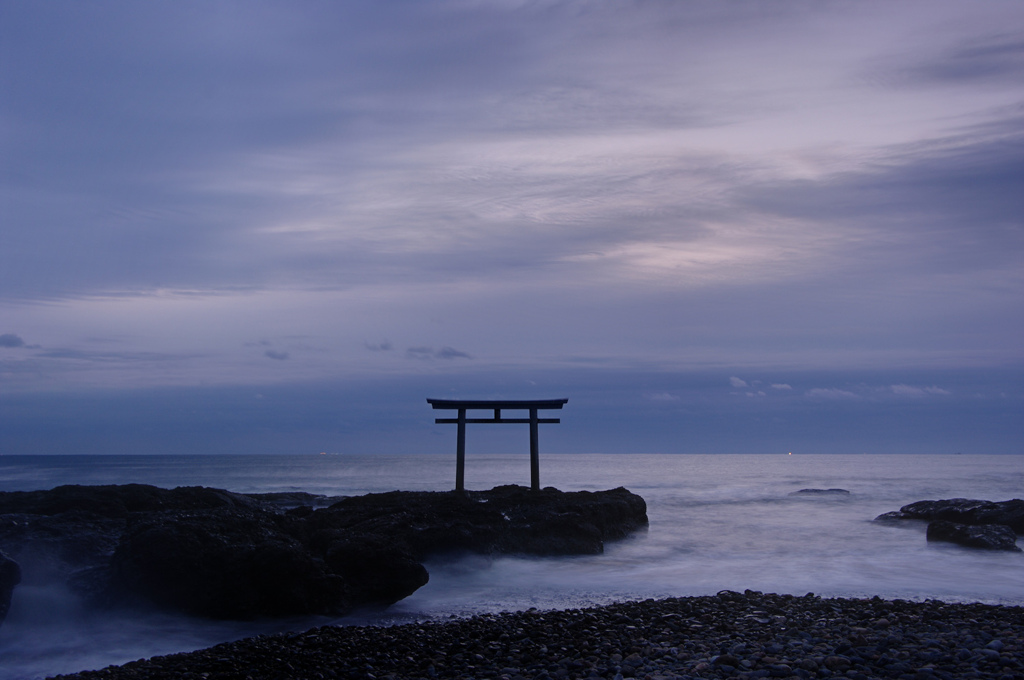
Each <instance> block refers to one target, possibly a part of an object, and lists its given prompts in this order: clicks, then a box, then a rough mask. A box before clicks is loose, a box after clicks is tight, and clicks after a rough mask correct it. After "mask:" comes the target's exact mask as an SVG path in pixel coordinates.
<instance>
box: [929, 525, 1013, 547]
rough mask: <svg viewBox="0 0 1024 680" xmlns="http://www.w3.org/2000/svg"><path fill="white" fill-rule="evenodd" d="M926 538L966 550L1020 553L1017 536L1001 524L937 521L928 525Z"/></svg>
mask: <svg viewBox="0 0 1024 680" xmlns="http://www.w3.org/2000/svg"><path fill="white" fill-rule="evenodd" d="M927 537H928V540H929V541H946V542H949V543H956V544H958V545H963V546H967V547H968V548H982V549H984V550H1014V551H1017V552H1020V548H1018V547H1017V534H1015V533H1014V531H1013V529H1011V528H1010V527H1008V526H1003V525H1002V524H984V525H970V524H957V523H956V522H947V521H946V520H944V519H939V520H935V521H934V522H931V523H929V524H928V533H927Z"/></svg>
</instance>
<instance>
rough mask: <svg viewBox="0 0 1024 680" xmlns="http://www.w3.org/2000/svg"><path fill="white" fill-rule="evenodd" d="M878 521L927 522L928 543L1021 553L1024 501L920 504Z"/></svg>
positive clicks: (962, 500)
mask: <svg viewBox="0 0 1024 680" xmlns="http://www.w3.org/2000/svg"><path fill="white" fill-rule="evenodd" d="M875 520H876V521H883V522H888V521H901V520H927V521H929V522H930V523H929V524H928V530H927V537H928V540H929V541H948V542H952V543H958V544H960V545H964V546H967V547H970V548H984V549H988V550H1019V548H1018V547H1017V546H1016V538H1017V536H1018V535H1020V534H1022V533H1024V500H1021V499H1019V498H1015V499H1013V500H1009V501H999V502H993V501H982V500H975V499H971V498H949V499H945V500H938V501H917V502H916V503H911V504H910V505H904V506H903V507H902V508H900V509H899V510H896V511H893V512H886V513H884V514H881V515H879V516H878V517H876V518H875Z"/></svg>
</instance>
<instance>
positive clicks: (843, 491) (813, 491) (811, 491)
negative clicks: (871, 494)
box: [789, 489, 850, 496]
mask: <svg viewBox="0 0 1024 680" xmlns="http://www.w3.org/2000/svg"><path fill="white" fill-rule="evenodd" d="M798 494H808V495H828V496H849V495H850V492H849V491H847V490H846V489H800V490H799V491H794V492H793V493H791V494H789V495H790V496H796V495H798Z"/></svg>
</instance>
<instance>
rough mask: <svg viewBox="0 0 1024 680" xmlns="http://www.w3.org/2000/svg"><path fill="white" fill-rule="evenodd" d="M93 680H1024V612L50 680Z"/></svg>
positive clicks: (603, 616) (439, 631) (468, 634)
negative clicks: (453, 679)
mask: <svg viewBox="0 0 1024 680" xmlns="http://www.w3.org/2000/svg"><path fill="white" fill-rule="evenodd" d="M58 677H60V678H63V679H65V680H71V679H76V680H85V679H87V678H88V679H92V678H106V679H115V680H116V679H128V678H194V679H196V680H199V679H209V680H215V679H228V678H230V679H238V680H244V679H246V678H252V680H259V679H262V678H311V679H312V678H394V679H397V678H427V679H434V678H499V679H502V680H520V679H526V678H528V679H531V680H533V679H539V680H544V679H545V678H610V679H617V678H645V679H647V680H658V679H661V678H850V679H851V680H865V679H867V678H898V679H900V680H930V679H933V678H942V679H950V678H999V679H1001V680H1011V679H1019V678H1024V608H1021V607H1018V606H1000V605H988V604H976V603H947V602H941V601H937V600H926V601H924V602H911V601H905V600H884V599H881V598H871V599H828V598H821V597H817V596H815V595H813V594H811V593H808V594H807V595H804V596H792V595H773V594H764V593H760V592H755V591H749V590H748V591H746V592H743V593H738V592H732V591H722V592H720V593H718V594H717V595H712V596H706V597H685V598H669V599H662V600H645V601H640V602H623V603H618V604H612V605H607V606H602V607H595V608H588V609H572V610H550V611H540V610H536V609H531V610H528V611H523V612H515V613H501V614H488V615H481V616H475V617H472V618H463V619H451V620H448V621H444V622H424V623H414V624H404V625H397V626H390V627H379V626H327V627H321V628H315V629H312V630H309V631H306V632H303V633H292V634H282V635H273V636H258V637H253V638H248V639H245V640H240V641H237V642H230V643H224V644H220V645H217V646H214V647H211V648H209V649H204V650H200V651H195V652H189V653H182V654H173V655H168V656H159V657H154V658H151V659H146V660H140V661H135V662H132V663H128V664H125V665H122V666H112V667H109V668H106V669H102V670H96V671H86V672H82V673H76V674H73V675H62V676H58Z"/></svg>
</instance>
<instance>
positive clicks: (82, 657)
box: [0, 454, 1024, 678]
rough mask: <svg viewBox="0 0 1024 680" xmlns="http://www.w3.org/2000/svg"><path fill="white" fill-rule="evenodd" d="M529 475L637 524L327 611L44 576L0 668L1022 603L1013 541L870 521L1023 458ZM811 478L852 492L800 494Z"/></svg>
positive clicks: (30, 461)
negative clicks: (416, 630)
mask: <svg viewBox="0 0 1024 680" xmlns="http://www.w3.org/2000/svg"><path fill="white" fill-rule="evenodd" d="M453 458H454V457H447V456H437V455H390V456H360V455H321V456H39V457H16V456H0V491H15V490H33V489H48V488H52V487H54V486H57V485H60V484H123V483H129V482H135V483H145V484H153V485H156V486H161V487H165V488H173V487H176V486H194V485H202V486H212V487H219V488H225V489H229V490H231V491H237V492H241V493H257V492H268V491H307V492H311V493H317V494H326V495H332V496H337V495H356V494H365V493H373V492H381V491H391V490H395V489H402V490H431V491H442V490H449V489H451V488H452V487H453V486H454V474H455V471H454V460H453ZM529 474H530V471H529V462H528V456H527V455H523V454H518V455H476V456H474V455H472V454H470V455H469V456H468V459H467V462H466V486H467V488H470V489H488V488H491V487H493V486H496V485H499V484H508V483H515V484H522V485H528V484H529ZM541 482H542V484H543V485H544V486H554V487H557V488H559V489H562V490H565V491H577V490H599V489H609V488H614V487H618V486H624V487H626V488H628V489H630V490H631V491H633V492H635V493H638V494H640V495H641V496H643V497H644V499H646V501H647V505H648V515H649V517H650V526H649V527H648V528H647V529H646V530H643V531H640V532H637V533H636V534H634V535H633V536H631V537H629V538H627V539H625V540H622V541H618V542H614V543H610V544H609V545H608V546H607V547H606V550H605V553H604V554H602V555H588V556H580V557H558V558H522V557H496V558H495V557H463V558H460V559H455V560H445V559H437V560H433V561H431V562H428V563H427V568H428V570H429V572H430V582H429V583H428V584H427V585H426V586H424V587H423V588H421V589H420V590H418V591H417V592H416V593H414V594H413V595H412V596H410V597H408V598H406V599H405V600H403V601H401V602H399V603H397V604H395V605H393V606H391V607H390V608H388V609H386V610H384V611H378V612H361V613H359V614H356V615H353V616H349V617H345V618H341V619H332V618H326V617H316V618H311V617H302V618H292V619H286V620H274V621H256V622H245V623H237V622H213V621H204V620H196V619H191V618H187V617H182V616H178V615H172V614H166V613H158V612H153V613H149V614H145V615H143V614H138V613H136V614H133V615H131V616H130V617H129V616H126V615H123V614H110V613H97V612H93V611H87V610H83V609H82V608H81V607H80V606H79V604H78V602H77V601H76V600H75V598H74V597H73V596H71V595H70V594H68V593H66V592H63V591H62V590H61V589H60V588H59V587H58V586H55V585H22V586H19V587H18V588H17V589H16V590H15V595H14V599H13V602H12V606H11V611H10V613H9V614H8V618H7V621H6V622H5V623H4V624H3V626H0V678H32V677H42V676H46V675H52V674H55V673H66V672H73V671H78V670H85V669H93V668H100V667H103V666H105V665H109V664H119V663H124V662H126V661H130V660H134V659H137V658H143V657H150V656H153V655H157V654H168V653H172V652H177V651H187V650H192V649H199V648H203V647H207V646H211V645H213V644H216V643H218V642H223V641H227V640H233V639H238V638H241V637H245V636H249V635H254V634H257V633H265V632H279V631H286V630H304V629H307V628H310V627H313V626H316V625H323V624H327V623H335V624H365V623H372V624H381V625H386V624H391V623H401V622H407V621H413V620H425V619H438V620H440V619H445V618H449V617H451V616H467V615H472V614H474V613H481V612H494V611H512V610H520V609H526V608H529V607H538V608H542V609H543V608H575V607H581V606H587V605H595V604H603V603H607V602H612V601H616V600H624V599H643V598H649V597H666V596H685V595H706V594H711V593H715V592H717V591H719V590H722V589H731V590H740V591H742V590H744V589H747V588H750V589H754V590H760V591H764V592H776V593H792V594H798V595H803V594H805V593H807V592H814V593H816V594H818V595H822V596H845V597H868V596H872V595H880V596H882V597H887V598H903V599H915V600H920V599H926V598H936V599H943V600H947V601H980V602H989V603H1001V604H1024V554H1022V553H1010V552H986V551H980V550H971V549H967V548H961V547H958V546H954V545H950V544H935V543H928V542H927V541H926V540H925V536H924V526H923V523H917V522H911V523H904V524H900V525H893V524H886V523H878V522H873V521H872V519H873V518H874V517H876V516H877V515H879V514H881V513H883V512H887V511H889V510H896V509H898V508H899V507H900V506H902V505H905V504H907V503H911V502H913V501H917V500H924V499H937V498H954V497H966V498H983V499H989V500H1006V499H1010V498H1020V497H1024V456H977V455H935V456H928V455H905V456H904V455H855V456H845V455H707V456H705V455H641V454H635V455H614V456H613V455H597V454H595V455H584V454H558V455H550V456H544V457H542V458H541ZM811 488H813V489H831V488H840V489H844V490H846V491H848V492H849V493H848V494H843V493H834V494H806V493H797V492H799V491H800V490H801V489H811Z"/></svg>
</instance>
